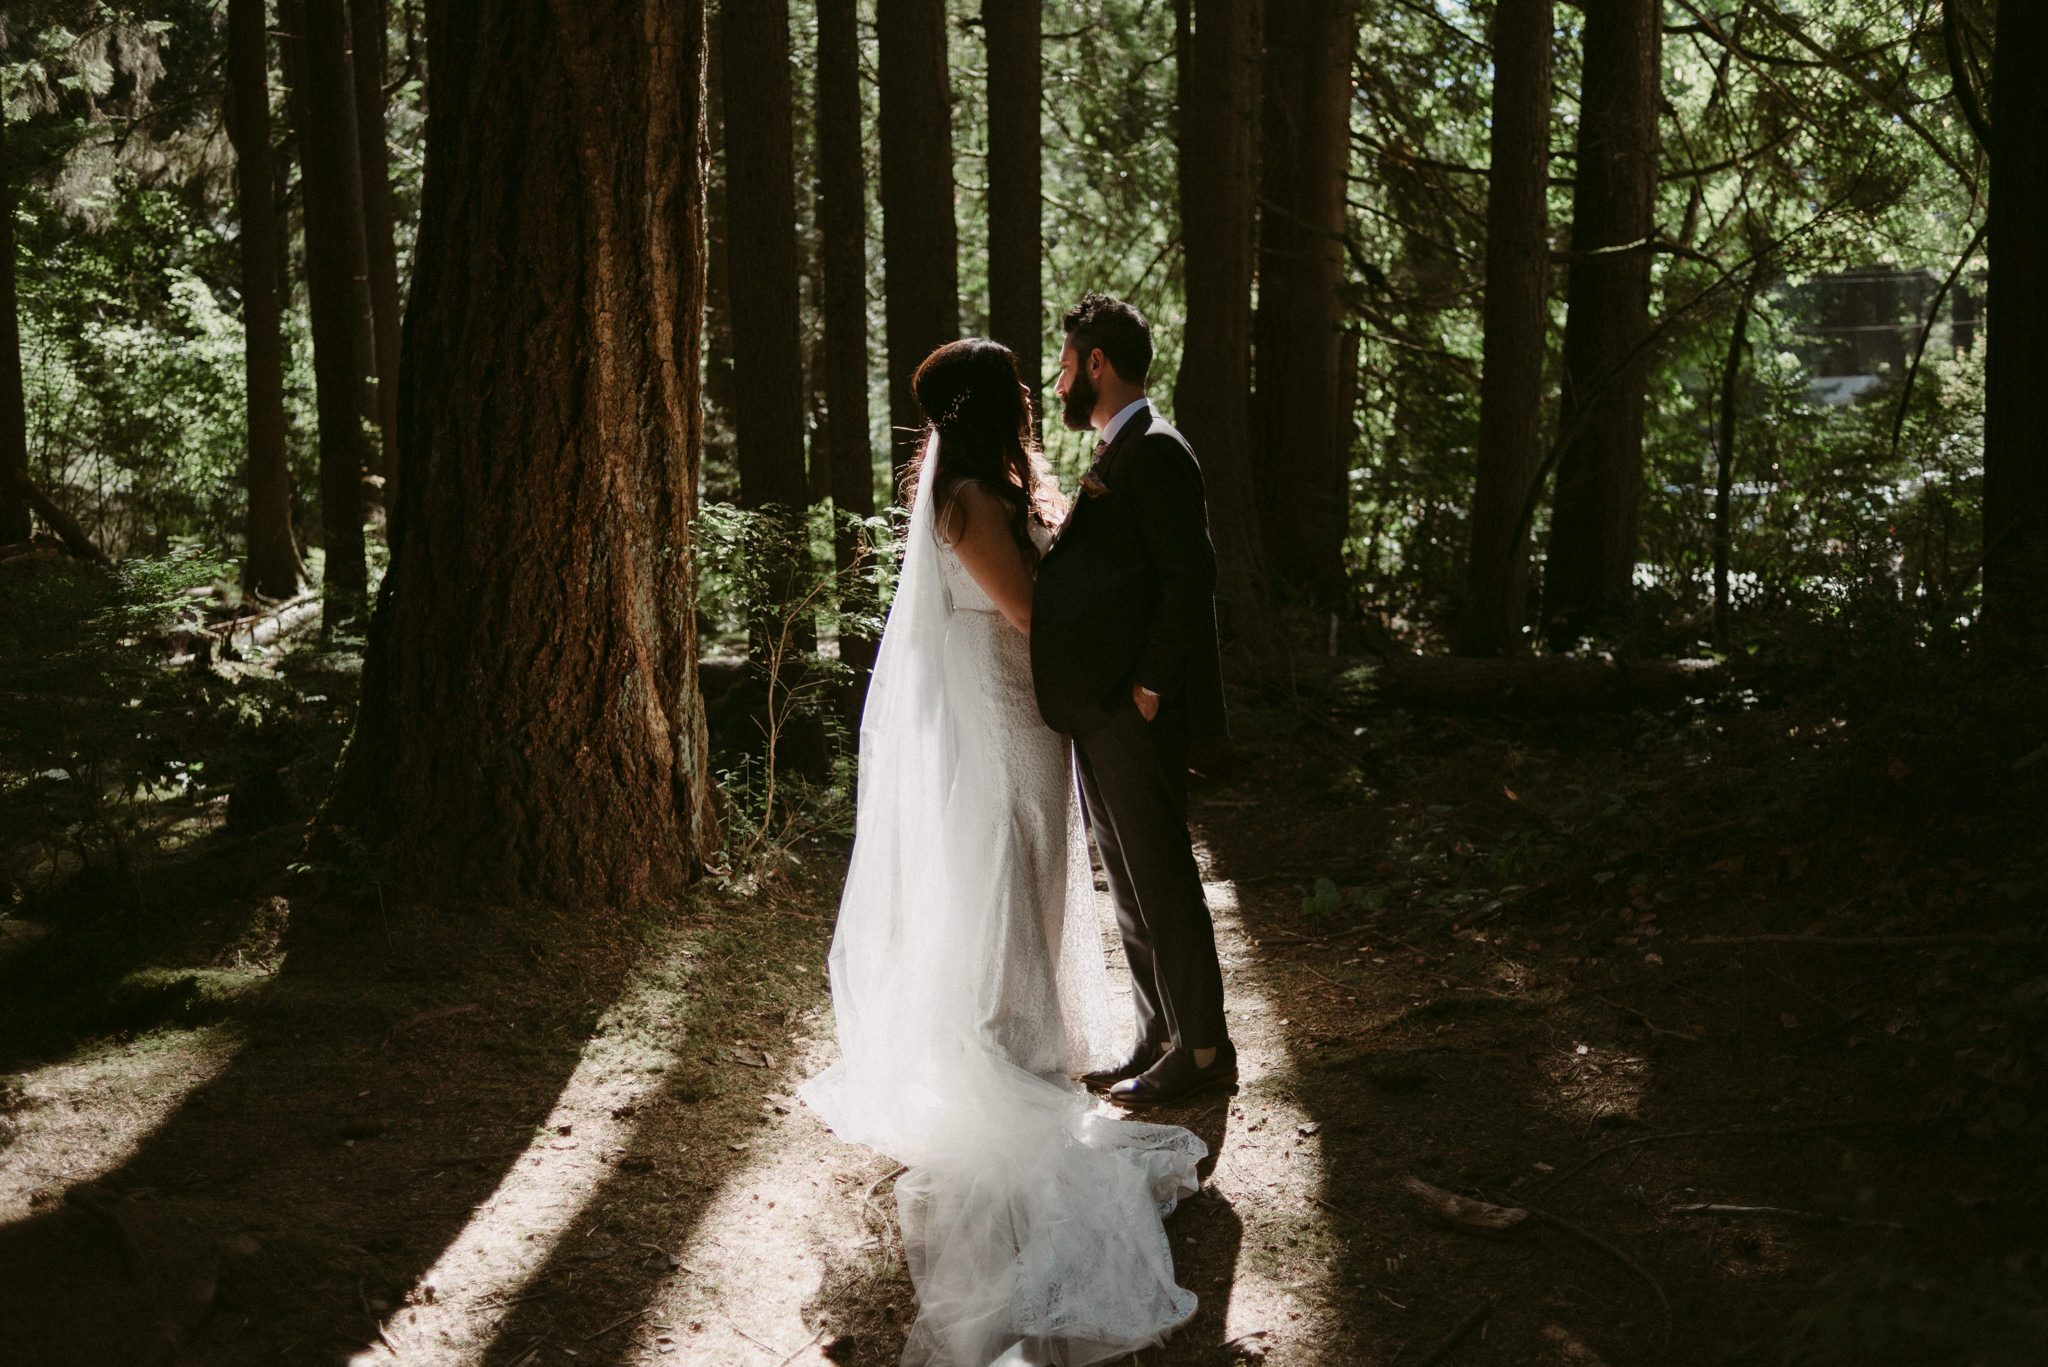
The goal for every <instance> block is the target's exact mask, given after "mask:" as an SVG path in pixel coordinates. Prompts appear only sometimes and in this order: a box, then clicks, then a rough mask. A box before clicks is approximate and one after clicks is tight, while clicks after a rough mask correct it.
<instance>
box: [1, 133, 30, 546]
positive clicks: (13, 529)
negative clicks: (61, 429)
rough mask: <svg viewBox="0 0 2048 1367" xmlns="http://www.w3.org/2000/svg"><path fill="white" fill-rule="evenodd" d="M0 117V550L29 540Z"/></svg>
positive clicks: (10, 207) (8, 185)
mask: <svg viewBox="0 0 2048 1367" xmlns="http://www.w3.org/2000/svg"><path fill="white" fill-rule="evenodd" d="M10 174H11V168H10V167H9V165H8V161H7V117H6V114H5V112H4V111H0V209H4V210H5V212H4V213H0V544H12V543H16V542H22V541H26V540H28V538H29V531H30V527H31V522H30V518H29V502H28V403H27V400H26V399H25V398H24V397H23V395H22V389H21V318H20V315H19V313H18V312H17V310H18V309H19V308H20V302H19V299H18V298H17V296H16V294H15V289H14V181H13V180H12V179H11V178H10Z"/></svg>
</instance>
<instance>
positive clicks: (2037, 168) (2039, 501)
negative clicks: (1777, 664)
mask: <svg viewBox="0 0 2048 1367" xmlns="http://www.w3.org/2000/svg"><path fill="white" fill-rule="evenodd" d="M2043 70H2048V9H2044V8H2043V7H2042V6H2041V5H2040V4H2038V3H2035V4H2029V3H2026V0H2000V3H1999V6H1998V31H1997V37H1996V47H1995V49H1994V51H1993V54H1992V75H1991V89H1992V95H1991V233H1990V244H1991V250H1990V254H1991V284H1990V298H1989V304H1988V307H1987V308H1986V310H1985V311H1986V313H1987V314H1988V315H1989V328H1988V330H1987V332H1986V343H1987V349H1986V351H1985V361H1984V366H1985V372H1984V408H1985V415H1984V615H1985V619H1986V622H1987V624H1988V625H1990V626H1991V627H1992V629H1993V631H1994V633H1995V634H1997V635H1999V636H2003V637H2006V638H2008V639H2010V638H2015V637H2020V636H2032V637H2035V638H2039V637H2041V636H2042V635H2044V634H2048V633H2044V632H2043V631H2042V627H2041V623H2042V622H2043V620H2044V609H2043V606H2042V603H2043V594H2044V592H2048V395H2044V394H2043V393H2042V383H2043V381H2042V377H2043V376H2044V375H2048V85H2044V84H2043V82H2042V80H2041V79H2040V73H2041V72H2042V71H2043Z"/></svg>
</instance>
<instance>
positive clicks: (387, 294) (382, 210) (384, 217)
mask: <svg viewBox="0 0 2048 1367" xmlns="http://www.w3.org/2000/svg"><path fill="white" fill-rule="evenodd" d="M349 19H350V21H351V24H352V26H353V29H354V35H353V41H352V50H353V54H354V57H355V70H354V72H353V75H354V77H355V94H356V140H357V143H358V145H359V148H360V155H359V161H360V164H361V166H362V181H363V244H364V262H365V265H366V266H367V268H368V270H367V280H368V287H369V293H370V326H371V334H370V341H371V353H372V355H373V357H374V359H375V361H376V366H375V374H376V394H377V412H376V418H377V433H378V454H379V457H380V458H379V460H378V468H379V469H380V470H382V471H383V474H384V504H385V506H386V507H389V506H391V504H392V502H393V500H394V497H395V493H396V491H395V489H394V487H393V486H394V485H395V484H396V483H397V480H398V345H399V332H400V325H401V323H402V322H403V318H402V317H401V314H400V308H401V305H400V303H399V298H398V245H397V243H396V242H395V241H394V239H393V232H394V227H393V220H394V217H395V215H394V212H393V209H392V204H391V159H390V155H389V153H388V152H387V150H386V148H385V144H384V66H385V45H386V43H387V42H388V41H389V38H388V35H387V33H386V30H385V23H384V0H349Z"/></svg>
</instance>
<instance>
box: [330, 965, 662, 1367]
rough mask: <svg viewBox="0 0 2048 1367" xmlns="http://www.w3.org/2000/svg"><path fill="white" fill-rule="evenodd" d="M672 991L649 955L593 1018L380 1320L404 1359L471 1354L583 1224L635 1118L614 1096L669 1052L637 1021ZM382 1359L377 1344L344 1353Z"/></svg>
mask: <svg viewBox="0 0 2048 1367" xmlns="http://www.w3.org/2000/svg"><path fill="white" fill-rule="evenodd" d="M672 992H673V986H672V984H670V983H668V982H665V981H664V970H663V968H662V966H661V964H660V962H659V960H656V961H654V962H652V963H651V964H650V965H649V966H647V967H645V968H643V969H641V970H639V971H636V973H635V974H634V976H633V978H632V979H631V981H630V982H629V983H628V984H627V986H626V988H625V990H624V991H623V992H621V993H620V995H619V998H618V1000H617V1001H615V1002H613V1003H612V1005H611V1007H610V1008H609V1009H607V1010H606V1012H605V1014H604V1016H603V1017H602V1018H601V1019H600V1020H599V1021H598V1023H597V1025H596V1026H595V1028H594V1029H593V1030H592V1032H591V1037H590V1039H589V1040H588V1041H586V1042H585V1044H584V1046H583V1054H582V1057H581V1058H580V1059H579V1060H578V1062H577V1065H576V1068H575V1070H574V1071H573V1072H572V1073H571V1074H570V1075H569V1079H568V1081H567V1082H566V1083H564V1084H563V1087H562V1090H561V1093H560V1094H559V1095H558V1096H557V1097H556V1098H555V1104H554V1107H553V1109H552V1110H551V1111H550V1113H549V1114H548V1116H547V1118H546V1120H545V1121H543V1122H542V1123H541V1124H540V1125H539V1126H538V1127H536V1129H535V1131H534V1135H533V1137H532V1139H531V1140H530V1141H528V1143H527V1145H526V1148H525V1150H524V1151H523V1152H522V1153H520V1155H519V1156H518V1158H517V1159H516V1160H514V1161H513V1162H511V1163H510V1164H509V1166H508V1167H507V1169H506V1172H505V1176H504V1179H503V1180H502V1181H500V1182H499V1183H498V1187H497V1190H495V1191H493V1192H492V1193H491V1194H490V1196H489V1197H488V1198H487V1199H486V1200H484V1201H483V1202H482V1203H481V1204H480V1205H478V1206H476V1207H475V1209H474V1212H473V1214H472V1215H471V1217H470V1220H469V1223H468V1224H467V1225H465V1226H464V1227H463V1229H462V1232H461V1233H460V1234H458V1235H457V1236H456V1237H455V1239H454V1241H453V1242H451V1243H450V1244H449V1245H448V1247H447V1248H446V1249H444V1250H443V1251H442V1253H441V1256H440V1257H439V1258H437V1259H436V1260H435V1261H434V1264H433V1266H431V1267H429V1268H428V1269H427V1270H426V1271H425V1272H424V1273H422V1274H421V1276H420V1279H419V1281H418V1283H417V1284H416V1285H415V1286H414V1287H413V1289H412V1291H411V1292H410V1293H409V1294H408V1296H407V1298H406V1299H407V1300H408V1301H410V1302H411V1303H412V1308H411V1309H409V1310H408V1311H407V1312H406V1315H405V1320H404V1326H403V1329H402V1330H400V1329H398V1328H397V1327H396V1326H394V1327H393V1329H392V1332H393V1333H394V1334H399V1333H402V1335H403V1338H404V1340H406V1341H407V1348H408V1353H407V1357H406V1361H407V1362H409V1363H410V1362H419V1363H434V1364H442V1363H447V1364H455V1363H475V1362H480V1361H482V1359H483V1356H484V1353H485V1351H486V1350H487V1349H489V1347H490V1346H491V1342H492V1339H493V1337H494V1331H495V1328H496V1325H497V1323H498V1322H499V1321H500V1319H501V1317H502V1316H501V1314H499V1313H495V1312H500V1311H502V1310H503V1309H504V1308H505V1307H508V1306H510V1305H512V1304H513V1303H515V1302H516V1301H518V1300H519V1299H521V1296H522V1293H523V1292H524V1291H525V1290H526V1288H527V1286H528V1284H529V1283H530V1282H531V1281H532V1279H533V1277H534V1275H535V1274H536V1273H537V1272H539V1271H540V1270H541V1268H543V1267H544V1266H546V1264H547V1261H548V1258H549V1255H550V1254H551V1253H553V1252H554V1250H555V1249H556V1247H557V1246H558V1245H560V1244H562V1243H563V1242H564V1241H566V1240H569V1239H571V1238H576V1237H582V1236H585V1235H588V1234H589V1233H590V1232H591V1230H592V1229H593V1228H594V1225H590V1224H588V1223H587V1222H586V1221H585V1220H584V1216H585V1215H586V1213H592V1212H590V1211H589V1207H590V1203H591V1201H592V1200H593V1199H594V1198H595V1197H596V1196H597V1194H598V1193H599V1192H600V1191H601V1190H602V1189H603V1188H604V1186H605V1185H606V1183H607V1182H608V1180H609V1179H610V1178H611V1176H612V1174H613V1172H614V1171H615V1166H616V1164H617V1163H618V1162H619V1160H620V1159H622V1158H624V1157H625V1156H626V1154H627V1152H628V1150H629V1148H630V1146H631V1144H632V1141H633V1137H634V1134H635V1131H636V1130H637V1128H638V1125H639V1119H638V1116H639V1114H640V1112H639V1111H638V1109H637V1108H633V1107H629V1106H621V1105H619V1102H620V1100H621V1095H622V1093H625V1092H631V1091H636V1090H637V1089H638V1086H639V1084H641V1083H642V1082H644V1081H645V1079H646V1076H647V1075H648V1074H651V1073H657V1072H662V1071H665V1070H667V1069H669V1068H672V1067H674V1066H675V1064H676V1062H677V1061H678V1059H679V1057H680V1052H681V1048H682V1045H683V1043H684V1039H683V1034H682V1031H681V1030H680V1029H671V1030H667V1031H651V1030H650V1029H648V1028H647V1027H648V1025H649V1022H651V1021H661V1020H663V1019H664V1017H663V1016H662V1012H663V1011H664V1010H666V1009H668V1006H669V1003H670V1000H671V996H672ZM615 1109H616V1110H617V1111H618V1112H619V1113H618V1114H616V1115H615V1114H614V1110H615ZM389 1361H390V1354H389V1352H388V1351H387V1350H386V1349H385V1348H383V1347H382V1346H379V1347H376V1348H373V1349H369V1350H366V1351H364V1352H361V1353H358V1354H357V1355H356V1356H355V1357H353V1358H351V1359H350V1362H351V1363H361V1364H369V1363H382V1362H389Z"/></svg>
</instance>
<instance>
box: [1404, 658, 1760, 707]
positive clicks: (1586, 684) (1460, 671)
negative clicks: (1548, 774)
mask: <svg viewBox="0 0 2048 1367" xmlns="http://www.w3.org/2000/svg"><path fill="white" fill-rule="evenodd" d="M1728 682H1729V674H1728V667H1727V666H1726V665H1725V664H1723V663H1722V662H1721V661H1719V660H1625V659H1612V658H1601V659H1593V660H1587V659H1579V658H1576V657H1569V656H1517V657H1512V658H1508V659H1499V660H1467V659H1459V658H1454V657H1451V656H1446V655H1389V656H1385V657H1383V658H1382V659H1381V660H1380V662H1379V663H1378V664H1377V665H1375V666H1373V676H1372V683H1373V688H1374V690H1375V691H1376V692H1377V694H1378V695H1379V697H1380V698H1381V699H1382V700H1383V701H1385V702H1389V703H1393V704H1395V705H1397V706H1401V707H1420V708H1441V709H1445V710H1448V711H1494V710H1500V709H1524V708H1526V709H1529V710H1533V711H1542V710H1559V711H1570V710H1578V709H1587V710H1597V709H1602V708H1625V707H1634V706H1637V705H1638V704H1642V703H1668V702H1676V701H1678V700H1679V699H1681V698H1686V697H1692V696H1696V695H1698V694H1701V693H1706V692H1710V691H1712V690H1713V689H1716V688H1721V687H1724V686H1725V685H1726V684H1727V683H1728Z"/></svg>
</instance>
